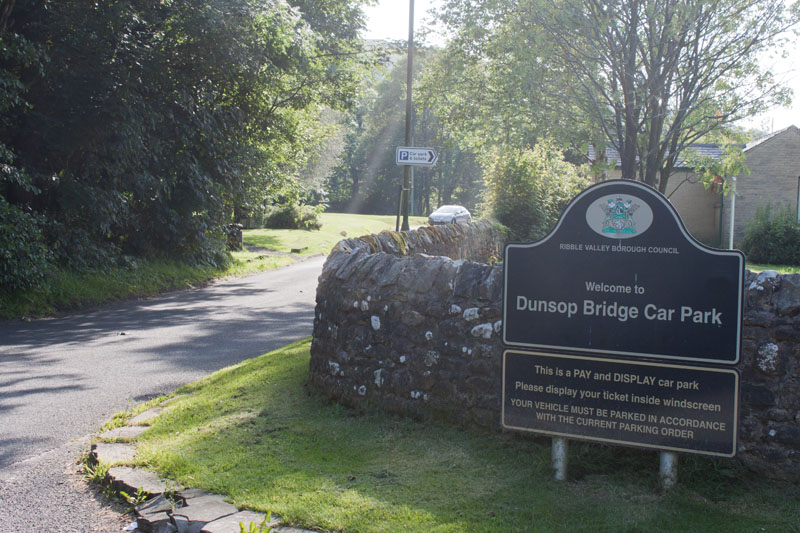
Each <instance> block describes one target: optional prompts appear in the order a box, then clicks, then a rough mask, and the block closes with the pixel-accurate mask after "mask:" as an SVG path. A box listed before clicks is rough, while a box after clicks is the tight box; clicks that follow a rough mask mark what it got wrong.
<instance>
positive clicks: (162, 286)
mask: <svg viewBox="0 0 800 533" xmlns="http://www.w3.org/2000/svg"><path fill="white" fill-rule="evenodd" d="M294 262H295V261H294V259H292V258H291V257H281V256H266V255H263V254H258V253H253V252H247V251H243V252H234V253H233V261H232V263H231V265H230V266H229V267H228V268H218V267H211V266H205V267H198V266H192V265H188V264H186V263H181V262H179V261H148V260H141V259H137V260H136V261H135V263H134V264H133V265H131V266H126V267H115V268H108V269H106V270H103V271H96V272H83V273H77V272H71V271H56V272H53V273H51V275H50V279H49V283H48V286H47V287H46V288H43V289H37V290H31V291H18V292H14V293H11V294H7V293H4V292H2V291H0V318H22V317H36V316H44V315H49V314H53V313H56V312H59V311H68V310H73V309H79V308H85V307H91V306H94V305H98V304H101V303H104V302H109V301H113V300H124V299H130V298H142V297H147V296H154V295H157V294H160V293H162V292H164V291H168V290H173V289H187V288H192V287H196V286H199V285H203V284H205V283H207V282H208V281H209V280H210V279H214V278H220V277H225V276H241V275H246V274H250V273H254V272H259V271H262V270H271V269H275V268H278V267H281V266H285V265H289V264H292V263H294Z"/></svg>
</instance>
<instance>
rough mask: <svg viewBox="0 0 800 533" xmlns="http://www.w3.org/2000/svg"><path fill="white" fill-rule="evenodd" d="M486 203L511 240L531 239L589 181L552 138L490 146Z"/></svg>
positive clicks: (546, 227)
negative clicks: (521, 145)
mask: <svg viewBox="0 0 800 533" xmlns="http://www.w3.org/2000/svg"><path fill="white" fill-rule="evenodd" d="M484 179H485V180H486V193H485V201H486V209H487V211H488V212H489V214H491V216H493V217H494V218H496V219H497V221H498V222H500V223H501V224H503V225H505V226H507V227H508V228H509V230H510V232H511V235H510V236H511V238H512V239H514V240H536V239H539V238H541V237H543V236H544V235H545V234H546V233H547V232H548V231H550V229H551V228H552V227H553V226H554V225H555V223H556V221H557V220H558V217H559V216H560V215H561V211H562V210H563V209H564V207H566V205H567V203H569V201H570V200H571V199H572V197H573V196H575V195H576V194H578V193H579V192H580V191H581V190H582V189H583V188H585V187H586V186H588V185H589V180H588V179H587V178H586V176H585V172H584V171H583V170H582V169H580V168H577V167H575V166H574V165H572V164H571V163H568V162H566V161H564V159H563V154H562V153H561V151H560V150H558V148H556V146H555V144H554V143H553V142H552V141H542V142H540V143H538V144H537V145H536V146H534V148H533V149H532V150H513V149H511V148H503V147H501V148H498V149H496V150H495V151H494V152H493V153H492V155H491V157H490V159H489V162H488V164H487V167H486V171H485V174H484Z"/></svg>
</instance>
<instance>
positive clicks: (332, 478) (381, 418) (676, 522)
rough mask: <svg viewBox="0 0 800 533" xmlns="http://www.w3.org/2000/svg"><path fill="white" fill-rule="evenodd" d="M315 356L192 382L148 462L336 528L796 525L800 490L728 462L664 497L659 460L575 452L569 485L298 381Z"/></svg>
mask: <svg viewBox="0 0 800 533" xmlns="http://www.w3.org/2000/svg"><path fill="white" fill-rule="evenodd" d="M309 346H310V341H309V340H303V341H299V342H296V343H294V344H291V345H289V346H286V347H284V348H282V349H279V350H276V351H274V352H270V353H268V354H265V355H263V356H261V357H258V358H255V359H252V360H249V361H245V362H243V363H241V364H239V365H236V366H233V367H230V368H227V369H224V370H222V371H220V372H217V373H215V374H213V375H211V376H209V377H207V378H205V379H203V380H200V381H198V382H196V383H193V384H190V385H187V386H185V387H183V388H182V389H181V390H180V391H178V392H179V393H180V394H182V396H180V397H179V398H178V399H176V400H174V401H172V402H171V403H170V404H169V406H168V407H167V408H166V410H165V411H164V413H162V415H161V416H160V417H159V418H157V419H156V420H155V421H154V424H153V426H152V427H151V429H150V430H149V431H147V432H146V433H145V434H143V435H142V436H141V437H140V438H139V440H138V445H139V457H140V458H141V459H143V460H144V461H146V462H147V464H148V465H150V466H151V467H152V468H154V469H156V470H157V471H158V472H160V473H161V474H163V475H165V476H167V477H169V478H171V479H174V480H176V481H177V482H179V483H181V484H185V485H187V486H193V487H201V488H204V489H206V490H209V491H211V492H215V493H220V494H224V495H228V496H230V498H231V499H232V501H233V502H234V503H235V504H236V505H238V506H244V507H247V508H251V509H255V510H259V511H263V512H267V511H272V512H273V513H277V514H279V515H280V516H281V517H283V518H284V520H286V521H288V522H289V523H291V524H295V525H300V526H305V527H313V528H319V529H322V530H328V531H329V530H335V531H346V532H377V531H420V532H423V531H424V532H456V531H458V532H460V531H470V532H481V531H592V532H595V531H614V532H616V531H648V532H649V531H720V532H722V531H724V532H729V531H800V488H798V487H797V486H793V485H789V484H783V483H779V482H767V481H765V480H763V479H761V478H759V477H758V476H755V475H753V474H751V473H749V472H747V471H745V470H743V469H741V468H740V467H738V466H737V463H735V462H732V461H716V460H711V459H706V458H698V457H688V456H686V457H682V458H681V467H680V483H679V486H678V487H677V488H676V489H674V490H673V491H671V492H670V493H668V494H666V495H662V494H659V493H658V490H657V486H658V479H657V470H658V466H657V462H658V459H657V455H656V454H655V453H653V452H648V451H639V450H633V449H626V448H614V447H607V446H601V445H593V444H586V443H578V442H574V443H573V444H572V446H571V449H570V476H571V478H572V479H573V481H570V482H568V483H557V482H555V481H552V479H551V470H550V467H549V464H550V441H549V440H547V439H535V438H530V437H523V436H519V435H512V434H495V433H490V432H483V431H477V430H470V429H464V428H459V427H455V426H452V425H448V424H447V423H439V422H433V421H426V422H414V421H412V420H409V419H405V418H396V417H392V416H389V415H386V414H363V415H358V414H356V413H354V412H352V411H349V410H347V409H344V408H342V407H340V406H338V405H336V404H332V403H330V402H329V401H327V400H325V399H324V398H322V397H320V396H319V395H317V394H316V393H314V392H313V391H310V390H308V389H307V388H306V387H304V382H305V379H306V373H307V369H308V360H309Z"/></svg>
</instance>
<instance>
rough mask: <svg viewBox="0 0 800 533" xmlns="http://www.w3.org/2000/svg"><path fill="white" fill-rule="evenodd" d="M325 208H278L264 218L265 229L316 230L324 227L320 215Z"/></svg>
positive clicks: (289, 206)
mask: <svg viewBox="0 0 800 533" xmlns="http://www.w3.org/2000/svg"><path fill="white" fill-rule="evenodd" d="M323 207H324V206H322V205H318V206H316V207H312V206H310V205H297V204H284V205H280V206H276V207H274V208H272V209H270V210H269V211H268V212H267V215H266V216H265V217H264V227H266V228H272V229H305V230H314V229H320V228H321V227H322V222H321V221H320V218H319V215H320V213H322V209H323Z"/></svg>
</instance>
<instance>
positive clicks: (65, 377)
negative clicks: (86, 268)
mask: <svg viewBox="0 0 800 533" xmlns="http://www.w3.org/2000/svg"><path fill="white" fill-rule="evenodd" d="M323 262H324V258H322V257H318V258H312V259H309V260H307V261H305V262H303V263H299V264H297V265H293V266H291V267H287V268H283V269H280V270H277V271H272V272H265V273H262V274H257V275H254V276H249V277H246V278H238V279H232V280H228V281H222V282H219V283H216V284H214V285H211V286H209V287H206V288H203V289H198V290H194V291H183V292H176V293H172V294H168V295H165V296H163V297H160V298H157V299H152V300H144V301H134V302H126V303H120V304H116V305H112V306H107V307H104V308H103V309H101V310H98V311H95V312H91V313H87V314H81V315H75V316H70V317H66V318H56V319H47V320H37V321H33V322H28V323H26V322H16V321H14V322H0V532H2V533H6V532H15V533H22V532H27V531H30V532H37V533H42V532H72V531H75V532H84V531H86V532H88V531H114V532H118V531H120V530H121V529H122V527H123V526H124V525H126V524H127V523H129V522H130V520H128V518H127V517H120V516H119V513H118V509H114V508H110V507H109V506H108V505H107V504H105V502H104V500H103V499H102V498H97V497H95V496H94V495H93V494H92V493H91V492H90V491H89V490H88V489H86V487H84V486H83V484H82V483H81V482H80V478H79V476H78V474H77V471H78V466H77V464H76V457H77V456H78V454H79V453H81V451H82V450H84V449H85V448H86V447H87V444H88V436H89V435H90V434H91V433H93V432H95V431H97V430H98V429H99V427H100V426H101V425H102V424H103V423H104V422H105V421H106V420H107V419H108V418H109V417H110V416H111V415H112V414H113V413H115V412H117V411H122V410H125V409H128V408H129V407H132V406H134V405H136V404H138V403H140V402H143V401H146V400H148V399H150V398H152V397H154V396H158V395H160V394H163V393H167V392H171V391H173V390H175V389H176V388H178V387H180V386H181V385H183V384H185V383H188V382H190V381H193V380H196V379H198V378H200V377H203V376H205V375H208V374H209V373H211V372H214V371H216V370H218V369H220V368H223V367H225V366H228V365H231V364H234V363H237V362H239V361H241V360H243V359H248V358H250V357H254V356H257V355H260V354H262V353H264V352H267V351H269V350H272V349H275V348H278V347H280V346H283V345H284V344H287V343H288V342H290V341H294V340H296V339H299V338H301V337H306V336H308V335H310V334H311V328H312V324H313V315H314V312H313V308H314V299H315V296H316V286H317V278H318V276H319V274H320V272H321V271H322V264H323Z"/></svg>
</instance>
